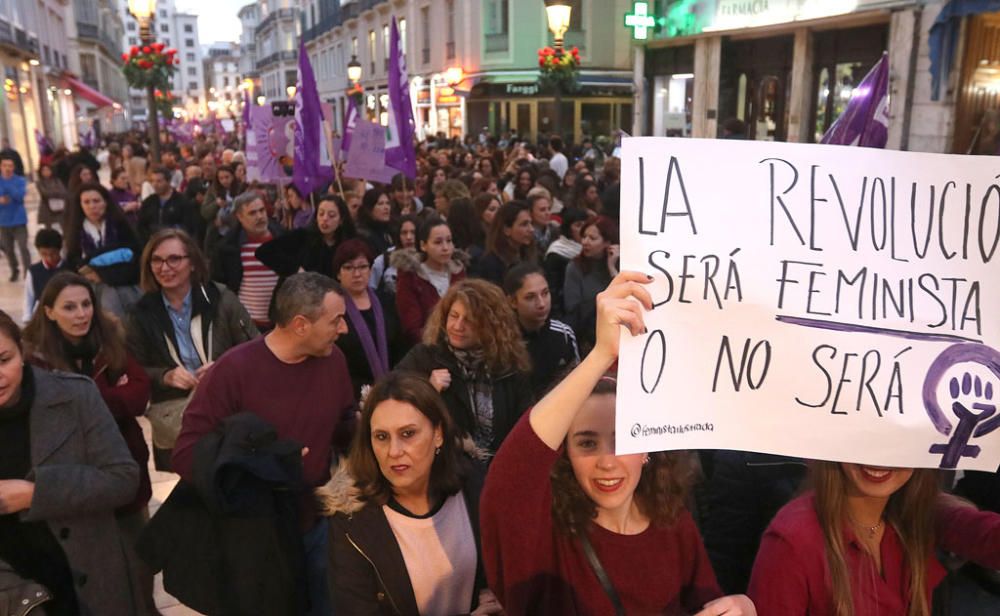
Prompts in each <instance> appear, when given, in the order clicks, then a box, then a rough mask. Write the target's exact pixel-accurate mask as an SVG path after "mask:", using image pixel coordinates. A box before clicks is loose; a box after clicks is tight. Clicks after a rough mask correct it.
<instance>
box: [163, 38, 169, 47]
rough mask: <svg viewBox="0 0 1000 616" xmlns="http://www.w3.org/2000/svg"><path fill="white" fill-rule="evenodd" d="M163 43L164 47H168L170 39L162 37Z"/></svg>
mask: <svg viewBox="0 0 1000 616" xmlns="http://www.w3.org/2000/svg"><path fill="white" fill-rule="evenodd" d="M163 44H164V45H165V46H166V47H170V39H168V38H165V39H163Z"/></svg>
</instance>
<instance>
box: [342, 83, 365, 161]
mask: <svg viewBox="0 0 1000 616" xmlns="http://www.w3.org/2000/svg"><path fill="white" fill-rule="evenodd" d="M360 116H361V114H360V113H359V111H358V106H357V105H356V104H355V103H354V97H353V96H348V97H347V113H346V114H345V115H344V136H343V138H342V139H341V142H340V147H341V148H343V150H344V152H345V153H346V152H350V151H351V135H352V134H354V127H355V126H356V125H357V123H358V118H359V117H360Z"/></svg>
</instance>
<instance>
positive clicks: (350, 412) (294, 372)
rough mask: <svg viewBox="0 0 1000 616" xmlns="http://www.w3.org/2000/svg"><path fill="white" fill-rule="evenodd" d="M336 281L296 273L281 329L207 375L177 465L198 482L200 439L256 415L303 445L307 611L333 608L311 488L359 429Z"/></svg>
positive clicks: (282, 308)
mask: <svg viewBox="0 0 1000 616" xmlns="http://www.w3.org/2000/svg"><path fill="white" fill-rule="evenodd" d="M345 310H346V308H345V304H344V297H343V295H342V291H341V289H340V287H339V286H337V283H335V282H334V281H333V280H331V279H330V278H328V277H326V276H323V275H321V274H316V273H312V272H306V273H301V274H295V275H294V276H290V277H289V278H288V280H286V281H285V283H284V284H283V285H282V286H281V288H280V289H278V291H277V293H276V294H275V310H274V319H275V327H274V330H272V331H271V332H270V333H269V334H267V335H266V336H264V337H262V338H256V339H254V340H251V341H250V342H246V343H244V344H242V345H240V346H237V347H235V348H233V349H232V350H230V351H229V352H228V353H226V354H225V355H223V356H222V357H221V358H219V359H218V360H217V361H216V362H215V364H213V366H212V368H211V369H210V370H209V371H208V373H207V374H206V375H205V376H204V377H203V378H202V380H201V382H200V383H199V384H198V388H197V389H196V390H195V393H194V397H193V398H192V399H191V402H190V403H189V404H188V407H187V410H185V412H184V419H183V425H182V427H181V433H180V436H178V437H177V444H176V445H175V447H174V455H173V468H174V470H176V471H177V472H178V473H179V474H180V475H181V477H183V478H184V479H186V480H188V481H191V480H192V479H193V465H194V449H195V444H196V443H197V442H198V440H199V439H200V438H201V437H202V436H204V435H206V434H208V433H210V432H212V431H213V430H215V429H216V427H217V426H218V425H219V424H220V423H221V422H222V421H223V420H224V419H225V418H226V417H229V416H231V415H235V414H237V413H241V412H251V413H253V414H255V415H257V416H258V417H260V418H261V419H263V420H264V421H266V422H267V423H269V424H270V425H271V426H273V427H274V429H275V431H276V432H277V434H278V438H281V439H290V440H293V441H295V442H297V443H299V444H301V445H302V446H303V458H302V475H303V480H304V483H305V484H306V485H307V486H308V488H309V489H308V490H305V491H303V492H302V494H301V498H300V503H301V507H302V514H303V515H302V518H303V528H302V530H303V533H304V535H303V542H304V545H305V548H306V559H307V564H306V567H307V572H308V578H307V584H308V587H309V599H310V604H311V609H310V610H309V612H308V614H310V615H311V614H323V615H328V614H331V613H332V609H331V608H330V599H329V591H328V588H327V583H326V563H327V558H328V553H327V539H326V538H327V534H326V529H327V525H326V524H325V523H324V521H323V520H322V519H321V518H320V517H319V516H318V513H317V511H316V502H315V499H314V498H313V496H312V488H314V487H318V486H321V485H323V484H325V483H326V482H327V481H328V480H329V478H330V463H331V461H332V460H333V452H334V449H337V450H338V451H341V452H345V453H346V451H347V448H348V446H349V444H350V439H351V436H352V435H353V432H354V421H355V403H354V396H353V394H352V392H351V378H350V376H349V375H348V372H347V361H346V360H345V359H344V354H343V353H342V352H341V351H340V349H339V348H337V346H336V345H335V344H334V343H335V342H336V341H337V338H338V337H339V336H341V335H342V334H345V333H347V321H346V318H345V316H344V313H345Z"/></svg>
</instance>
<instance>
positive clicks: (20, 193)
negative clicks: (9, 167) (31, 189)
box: [0, 175, 28, 227]
mask: <svg viewBox="0 0 1000 616" xmlns="http://www.w3.org/2000/svg"><path fill="white" fill-rule="evenodd" d="M27 188H28V181H27V180H25V179H24V178H23V177H22V176H20V175H14V176H11V178H10V179H9V180H8V179H6V178H4V177H0V197H10V203H0V227H18V226H21V225H26V224H28V212H27V211H25V209H24V193H25V191H26V190H27Z"/></svg>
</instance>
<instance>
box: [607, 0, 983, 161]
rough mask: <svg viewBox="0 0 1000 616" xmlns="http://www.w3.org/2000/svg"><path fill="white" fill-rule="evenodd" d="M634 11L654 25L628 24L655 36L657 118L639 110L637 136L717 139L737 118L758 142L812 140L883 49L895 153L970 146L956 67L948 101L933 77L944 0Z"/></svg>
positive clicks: (738, 0)
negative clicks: (959, 128) (933, 47)
mask: <svg viewBox="0 0 1000 616" xmlns="http://www.w3.org/2000/svg"><path fill="white" fill-rule="evenodd" d="M630 4H632V5H633V6H632V7H631V10H630V12H629V13H628V14H629V15H631V16H632V23H633V24H635V23H637V22H640V21H641V22H645V23H648V24H649V28H648V30H641V31H640V30H637V29H636V27H634V26H633V27H632V28H626V29H627V30H629V31H630V32H631V33H632V34H635V33H640V32H641V33H642V34H645V35H646V36H647V37H648V39H647V40H645V41H641V40H639V41H636V45H635V47H634V54H635V58H636V59H635V62H634V67H635V71H634V80H635V82H636V84H637V85H638V87H637V91H636V98H637V108H639V109H645V110H648V113H646V114H637V117H636V122H635V125H634V129H633V130H634V132H635V133H636V134H645V135H675V136H694V137H716V136H718V135H720V134H721V130H722V124H723V123H724V122H725V121H726V120H728V119H730V118H738V119H740V120H743V121H744V122H745V123H746V127H747V131H746V132H747V137H748V138H750V139H757V140H775V141H791V142H800V143H815V142H818V141H819V140H820V139H821V138H822V136H823V133H824V132H825V131H826V130H827V129H828V128H829V127H830V125H831V124H832V123H833V122H834V121H835V120H836V119H837V117H838V116H839V115H840V113H841V112H842V111H843V110H844V108H845V107H846V105H847V102H848V101H849V100H850V98H851V94H852V92H853V91H854V88H855V87H856V86H857V85H858V84H859V83H860V81H861V79H863V78H864V76H865V75H866V74H867V72H868V71H869V70H870V69H871V68H872V67H873V66H874V65H875V63H876V62H878V61H879V59H880V58H881V57H882V54H883V52H885V53H887V54H888V59H889V66H890V113H889V117H890V125H889V142H888V145H887V147H889V148H892V149H904V150H915V151H925V152H951V151H959V150H960V149H961V148H957V147H956V146H957V143H953V142H955V139H956V132H955V116H956V107H957V103H958V100H959V98H960V92H959V91H960V88H959V86H958V82H959V81H960V80H961V78H962V77H961V76H962V75H963V74H964V72H963V70H955V71H953V74H951V75H950V76H949V77H947V78H946V79H945V86H944V87H943V88H942V92H941V96H939V97H935V96H933V95H932V88H931V75H930V72H929V66H930V50H929V45H928V40H929V33H930V29H931V26H932V25H933V23H934V20H935V19H936V17H937V16H938V14H939V13H940V12H941V10H942V8H943V7H944V5H945V3H944V2H941V1H938V0H931V1H929V2H924V3H919V2H913V1H911V0H897V1H889V2H885V1H882V0H860V1H859V2H856V3H812V4H810V3H806V4H799V3H796V2H770V3H751V2H744V1H743V0H686V1H685V0H680V1H656V2H634V3H630ZM640 5H641V6H640ZM640 14H641V15H640ZM640 17H642V19H640ZM646 17H648V18H650V20H648V21H647V20H646ZM654 22H655V25H653V24H654ZM624 23H625V22H624V16H619V19H618V24H619V25H620V26H621V27H623V28H625V25H624ZM997 51H998V52H1000V49H998V50H997ZM996 55H997V56H998V64H1000V53H997V54H996ZM974 60H975V64H976V66H977V67H978V66H979V58H978V57H976V58H975V59H974ZM980 115H981V114H980Z"/></svg>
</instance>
